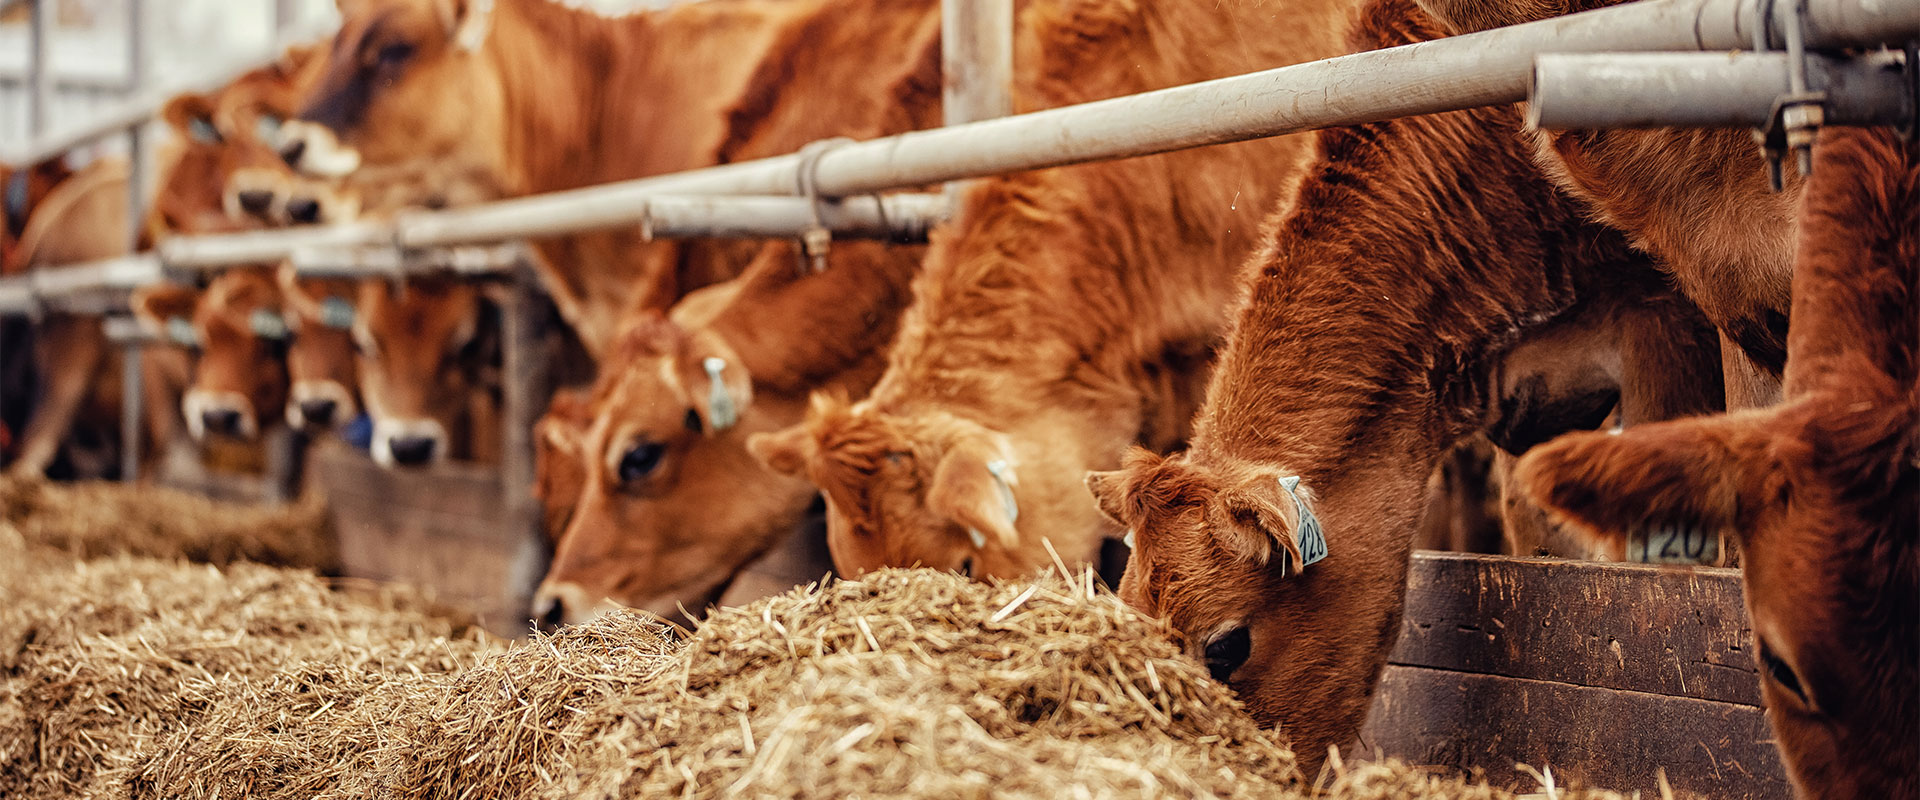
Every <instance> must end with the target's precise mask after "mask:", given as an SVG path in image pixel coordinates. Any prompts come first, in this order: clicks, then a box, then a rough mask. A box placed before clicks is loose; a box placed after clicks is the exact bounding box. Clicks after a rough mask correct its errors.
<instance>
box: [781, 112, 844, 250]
mask: <svg viewBox="0 0 1920 800" xmlns="http://www.w3.org/2000/svg"><path fill="white" fill-rule="evenodd" d="M852 143H853V140H852V139H849V138H846V137H844V136H841V137H836V138H832V139H820V140H818V141H812V142H808V143H807V144H806V145H805V146H803V147H801V148H800V164H799V166H798V167H797V168H795V170H794V180H795V181H796V182H797V183H798V185H797V186H795V187H794V193H795V194H798V195H800V196H801V197H802V198H805V199H806V201H807V208H808V212H809V214H810V215H811V217H812V219H811V220H810V222H809V224H808V225H807V227H806V228H805V229H804V230H802V231H800V252H801V257H802V258H804V259H805V263H806V264H807V265H809V266H811V267H812V270H813V271H814V272H825V271H826V269H827V249H828V248H829V247H832V246H833V229H831V228H828V227H827V226H826V224H825V223H823V222H821V221H820V157H821V156H824V155H826V154H827V153H828V152H829V151H831V150H833V149H834V148H837V147H844V146H846V145H848V144H852Z"/></svg>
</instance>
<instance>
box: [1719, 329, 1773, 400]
mask: <svg viewBox="0 0 1920 800" xmlns="http://www.w3.org/2000/svg"><path fill="white" fill-rule="evenodd" d="M1720 371H1721V373H1722V374H1723V375H1724V376H1725V377H1726V403H1727V410H1729V411H1738V410H1740V409H1743V408H1765V407H1766V406H1770V405H1773V404H1775V403H1778V402H1780V376H1779V375H1775V374H1773V373H1771V372H1768V371H1767V370H1765V369H1763V368H1761V367H1760V365H1758V364H1755V363H1753V359H1751V358H1749V357H1747V353H1746V351H1744V350H1741V349H1740V346H1739V345H1738V344H1735V343H1734V342H1733V340H1732V339H1729V338H1727V335H1726V334H1725V333H1721V334H1720Z"/></svg>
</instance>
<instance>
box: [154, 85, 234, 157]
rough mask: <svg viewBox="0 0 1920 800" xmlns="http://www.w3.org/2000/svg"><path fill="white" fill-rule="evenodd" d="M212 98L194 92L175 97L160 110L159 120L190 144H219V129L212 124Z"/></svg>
mask: <svg viewBox="0 0 1920 800" xmlns="http://www.w3.org/2000/svg"><path fill="white" fill-rule="evenodd" d="M213 109H214V103H213V98H211V97H208V96H206V95H203V94H199V93H196V92H187V93H185V94H180V95H175V96H174V98H173V99H171V100H168V101H167V105H166V106H165V107H164V108H162V109H160V118H161V119H164V120H166V121H167V125H169V126H171V127H172V128H173V130H174V132H175V133H177V134H179V135H180V136H181V137H182V138H185V139H186V140H187V141H190V142H198V143H200V144H219V143H220V140H221V137H220V129H219V128H218V127H216V126H215V125H214V124H213Z"/></svg>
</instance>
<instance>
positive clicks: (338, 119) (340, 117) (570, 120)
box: [285, 0, 809, 358]
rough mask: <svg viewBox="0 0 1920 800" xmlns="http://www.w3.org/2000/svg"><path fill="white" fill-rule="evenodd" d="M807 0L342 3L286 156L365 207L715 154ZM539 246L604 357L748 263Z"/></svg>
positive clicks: (456, 199)
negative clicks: (624, 320) (752, 78)
mask: <svg viewBox="0 0 1920 800" xmlns="http://www.w3.org/2000/svg"><path fill="white" fill-rule="evenodd" d="M808 5H809V4H807V3H795V2H776V1H775V0H718V2H705V3H687V4H681V5H677V6H674V7H672V8H669V9H665V10H661V11H652V12H640V13H635V14H631V15H628V16H623V17H615V18H608V17H601V16H598V15H596V14H593V13H592V12H589V11H583V10H580V9H576V8H571V7H568V6H566V5H563V4H560V3H556V2H551V0H342V1H341V3H340V6H341V16H342V20H343V21H342V23H341V28H340V32H339V34H338V35H337V36H336V38H335V39H334V42H333V45H332V50H331V52H329V53H328V54H327V63H326V65H325V67H324V68H323V75H322V78H321V80H320V82H319V85H318V87H317V89H316V90H315V91H314V92H313V94H312V96H311V97H310V98H309V99H308V102H307V103H306V105H305V108H304V110H303V111H302V113H301V115H300V121H298V122H295V123H290V124H289V126H288V128H287V131H286V133H287V136H288V140H287V144H286V150H285V155H286V157H287V159H288V160H289V161H290V162H294V163H296V164H298V165H299V166H300V167H301V168H302V169H303V170H305V171H308V172H311V173H315V174H322V175H329V176H336V177H343V178H345V179H346V180H347V181H348V183H349V188H350V189H352V190H353V191H354V192H355V193H356V194H357V195H359V196H360V197H361V199H362V201H363V206H365V207H366V209H367V210H368V211H370V212H380V211H384V210H385V209H386V208H387V207H393V206H427V207H435V206H442V205H454V204H459V203H461V202H470V201H474V200H485V199H492V198H495V197H502V196H517V195H524V194H530V193H537V192H550V191H556V190H561V189H571V188H576V187H580V186H585V185H588V184H594V183H602V182H606V181H612V180H619V179H625V178H637V177H642V176H646V175H653V174H658V173H663V172H672V171H676V170H682V169H688V168H692V167H699V166H706V165H709V164H712V163H714V161H713V158H714V157H715V154H716V152H717V147H718V145H719V142H720V140H721V138H722V136H724V134H725V132H726V128H725V125H724V122H725V119H724V116H723V114H722V112H723V111H724V109H725V108H726V105H727V104H728V103H730V102H732V100H733V99H734V98H735V97H736V96H738V94H739V91H740V88H741V86H742V85H743V84H744V81H745V80H746V78H747V76H748V74H749V71H750V70H751V69H753V67H754V65H756V64H757V63H759V54H760V53H761V52H763V51H764V49H765V48H766V47H767V45H768V44H769V43H770V41H771V40H772V38H773V37H774V35H775V33H776V32H777V30H778V24H779V23H780V22H781V21H782V20H785V19H790V18H792V17H793V16H794V15H795V14H797V13H798V12H799V11H800V10H803V9H804V8H806V7H807V6H808ZM537 245H538V247H539V250H540V252H541V254H542V256H544V258H543V259H542V260H541V262H540V266H541V273H542V279H543V281H544V282H545V284H546V287H547V290H548V293H549V294H550V295H552V296H553V298H554V301H555V303H556V304H557V305H558V306H559V308H560V311H561V314H562V316H563V317H565V319H566V320H567V322H568V323H569V324H570V325H571V326H572V327H573V328H574V330H575V332H576V333H578V334H579V336H580V339H581V341H582V342H583V343H584V344H585V345H586V346H587V349H588V351H589V352H590V353H592V354H593V355H594V356H595V357H596V358H599V357H600V356H601V355H602V354H603V353H605V352H607V349H608V348H609V347H610V345H611V342H612V341H613V339H614V337H615V335H616V333H617V331H618V328H619V320H620V316H621V314H623V313H626V312H628V311H629V310H631V309H636V308H653V309H665V308H667V307H668V306H670V305H671V304H672V303H673V301H674V300H676V299H678V298H679V296H680V295H681V294H683V293H685V292H686V291H688V290H691V289H694V288H697V287H699V286H703V285H706V284H708V283H712V282H714V281H715V280H720V279H724V278H727V277H730V276H732V275H734V274H736V273H737V272H738V270H739V268H740V267H741V266H743V265H744V259H742V260H740V261H739V262H733V261H724V262H719V263H716V262H713V261H709V260H706V259H690V260H679V261H676V260H674V259H670V258H666V259H662V258H658V257H657V255H658V252H657V250H658V249H657V248H655V249H649V248H644V247H640V246H639V245H640V240H639V238H638V233H637V232H635V231H627V232H622V233H618V234H614V233H603V234H582V235H576V236H569V237H563V238H556V239H548V240H542V241H540V242H537ZM711 269H720V270H723V271H720V272H717V273H708V272H706V271H705V270H711ZM687 270H695V271H687Z"/></svg>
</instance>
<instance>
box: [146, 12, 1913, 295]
mask: <svg viewBox="0 0 1920 800" xmlns="http://www.w3.org/2000/svg"><path fill="white" fill-rule="evenodd" d="M1779 8H1780V12H1779V13H1791V11H1790V10H1789V8H1788V5H1787V4H1780V6H1779ZM1757 14H1758V12H1757V11H1756V3H1755V2H1754V0H1647V1H1646V2H1640V3H1633V4H1627V5H1622V6H1615V7H1611V8H1605V9H1600V10H1596V11H1590V12H1585V13H1582V14H1575V15H1571V16H1566V17H1558V18H1554V19H1549V20H1543V21H1539V22H1533V23H1528V24H1524V25H1516V26H1513V27H1509V28H1500V29H1495V30H1490V31H1484V32H1480V33H1474V34H1467V35H1463V36H1457V37H1451V38H1447V39H1441V40H1436V41H1430V42H1421V43H1418V44H1412V45H1406V46H1402V47H1395V48H1389V49H1384V50H1376V51H1372V52H1366V53H1357V54H1353V55H1347V56H1340V57H1336V58H1331V59H1325V60H1321V61H1314V62H1308V63H1303V64H1296V65H1292V66H1287V67H1281V68H1278V69H1272V70H1266V71H1262V72H1256V73H1251V74H1247V75H1240V76H1235V77H1230V78H1222V79H1218V80H1212V81H1206V82H1202V83H1196V84H1189V85H1186V86H1179V87H1174V88H1170V89H1163V90H1159V91H1154V92H1146V93H1142V94H1138V95H1131V96H1127V97H1118V98H1113V99H1109V100H1102V101H1097V102H1093V103H1085V104H1080V105H1075V106H1067V107H1063V108H1056V109H1050V110H1046V111H1039V112H1034V113H1029V114H1022V115H1018V116H1011V117H1001V118H997V119H990V120H984V121H978V122H972V123H968V124H964V125H956V126H951V127H945V128H936V129H931V130H924V131H916V132H913V133H907V134H901V135H898V136H891V137H885V138H880V139H873V140H868V141H864V142H851V143H846V144H843V145H839V146H836V147H833V148H832V149H830V150H828V151H826V152H824V153H820V154H818V156H817V158H814V159H811V162H812V164H813V166H814V175H813V178H814V181H813V184H814V185H815V186H816V187H817V189H818V191H819V192H820V193H821V194H823V195H826V196H830V197H849V196H859V195H865V194H869V193H873V192H878V191H884V190H888V189H894V188H899V187H912V186H927V185H932V184H938V183H945V182H947V181H951V180H956V179H963V178H971V177H978V176H984V175H994V174H1003V173H1007V172H1015V171H1021V170H1027V169H1037V168H1045V167H1054V166H1064V165H1069V164H1077V163H1084V162H1088V161H1094V160H1103V159H1115V158H1127V157H1132V156H1140V155H1149V154H1153V153H1161V152H1166V151H1170V150H1177V149H1183V148H1189V147H1198V146H1204V145H1211V144H1220V143H1226V142H1236V141H1244V140H1248V139H1255V138H1261V137H1267V136H1275V135H1280V134H1287V133H1295V132H1300V131H1306V130H1314V129H1319V128H1326V127H1333V126H1339V125H1350V124H1359V123H1364V122H1372V121H1378V120H1383V119H1391V118H1395V117H1403V116H1410V115H1419V114H1428V113H1437V112H1441V111H1449V110H1456V109H1462V108H1471V107H1477V106H1482V105H1490V104H1499V103H1510V102H1517V101H1521V100H1524V99H1526V97H1527V91H1528V88H1529V84H1530V83H1531V82H1532V77H1533V74H1534V61H1535V58H1536V57H1537V56H1539V55H1542V54H1550V53H1582V52H1589V53H1590V52H1614V51H1620V52H1648V51H1702V50H1704V51H1727V50H1741V49H1744V48H1751V47H1752V46H1753V41H1754V36H1753V29H1754V27H1755V25H1756V24H1757V19H1758V16H1757ZM1805 24H1806V38H1807V42H1808V44H1809V45H1810V46H1813V47H1821V48H1839V47H1856V48H1857V47H1870V46H1874V45H1878V44H1885V43H1896V42H1904V41H1907V40H1910V39H1914V38H1920V3H1916V2H1901V3H1892V2H1884V0H1817V1H1816V2H1813V3H1811V5H1810V7H1809V8H1808V9H1807V13H1806V17H1805ZM1776 27H1777V26H1773V25H1769V26H1768V28H1769V30H1772V29H1774V28H1776ZM1771 38H1772V39H1775V40H1778V39H1779V38H1780V37H1779V36H1778V35H1777V34H1776V35H1774V36H1773V37H1771ZM803 163H806V162H805V160H803V159H802V158H801V157H800V156H799V155H797V154H794V155H786V156H776V157H773V158H767V159H761V160H757V161H749V162H742V163H737V164H729V165H725V166H719V167H712V168H707V169H701V170H693V171H689V172H682V173H675V174H671V175H662V176H656V177H651V178H642V179H638V180H632V181H624V182H619V183H612V184H604V185H600V186H594V187H588V188H583V189H575V190H570V191H563V192H554V193H550V194H544V195H538V196H534V197H526V198H518V199H513V200H504V201H499V202H495V203H489V204H486V205H482V206H475V207H471V208H464V209H455V210H449V211H437V212H417V213H410V214H403V215H401V216H400V217H399V218H397V219H395V220H394V221H393V222H391V223H386V224H376V223H360V224H354V225H348V226H341V227H336V228H329V229H317V230H302V231H276V232H262V233H254V234H242V235H237V236H223V237H200V238H195V239H184V240H175V241H172V242H168V243H167V244H166V245H164V246H163V247H162V249H161V253H162V255H163V258H164V259H165V261H166V262H167V263H168V264H170V265H176V266H188V267H194V268H214V267H218V266H231V265H234V264H244V263H261V262H272V261H277V260H280V259H283V258H287V257H289V256H291V255H293V254H294V253H295V252H296V251H300V250H303V249H311V248H313V247H316V246H320V247H336V248H337V247H399V248H403V249H408V250H416V249H422V248H434V247H444V246H450V245H458V244H471V243H487V242H503V241H513V240H520V239H526V238H538V237H542V236H553V235H560V234H568V233H577V232H583V231H591V230H599V229H608V228H620V227H630V226H635V225H640V224H642V223H643V222H645V221H646V220H647V218H648V214H649V209H650V203H652V202H653V201H654V200H656V199H657V198H660V197H663V196H675V195H680V196H686V195H743V194H744V195H787V194H791V193H793V192H794V191H795V187H796V186H797V185H799V183H800V181H798V171H799V169H800V168H801V165H802V164H803ZM791 232H792V231H788V233H791Z"/></svg>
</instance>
